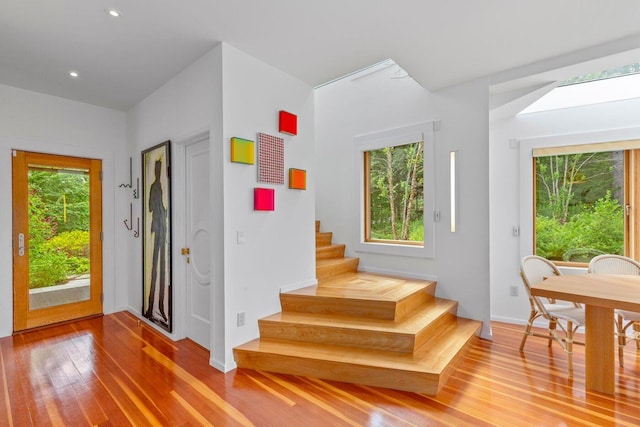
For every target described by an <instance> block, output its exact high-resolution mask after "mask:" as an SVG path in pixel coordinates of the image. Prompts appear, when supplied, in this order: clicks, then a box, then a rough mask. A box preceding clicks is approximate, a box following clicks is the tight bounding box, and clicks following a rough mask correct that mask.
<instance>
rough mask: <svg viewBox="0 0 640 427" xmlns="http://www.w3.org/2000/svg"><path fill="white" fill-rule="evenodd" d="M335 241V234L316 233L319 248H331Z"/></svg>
mask: <svg viewBox="0 0 640 427" xmlns="http://www.w3.org/2000/svg"><path fill="white" fill-rule="evenodd" d="M332 240H333V233H332V232H330V231H328V232H324V233H321V232H316V247H318V246H329V245H331V241H332Z"/></svg>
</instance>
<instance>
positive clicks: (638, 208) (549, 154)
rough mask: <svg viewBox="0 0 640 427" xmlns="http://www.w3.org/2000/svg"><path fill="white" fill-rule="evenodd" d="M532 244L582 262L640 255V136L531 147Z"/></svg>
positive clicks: (551, 255) (548, 254)
mask: <svg viewBox="0 0 640 427" xmlns="http://www.w3.org/2000/svg"><path fill="white" fill-rule="evenodd" d="M532 166H533V172H534V180H533V189H534V191H533V194H534V197H533V221H534V223H533V225H534V227H533V230H534V234H533V250H534V253H536V254H538V255H540V256H543V257H545V258H548V259H551V260H553V261H554V262H556V263H560V264H562V263H565V265H567V264H568V265H572V264H575V265H580V266H585V265H586V263H588V262H589V261H590V260H591V258H593V257H594V256H596V255H599V254H603V253H611V254H620V255H625V256H628V257H631V258H634V259H638V257H640V239H638V238H637V237H636V236H637V234H638V230H639V227H640V140H636V139H633V140H632V139H630V140H622V141H612V142H600V143H591V144H582V145H580V144H577V145H566V146H550V147H533V165H532Z"/></svg>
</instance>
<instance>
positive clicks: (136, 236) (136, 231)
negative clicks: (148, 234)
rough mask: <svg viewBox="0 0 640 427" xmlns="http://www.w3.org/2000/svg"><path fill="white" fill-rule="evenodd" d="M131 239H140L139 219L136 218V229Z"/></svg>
mask: <svg viewBox="0 0 640 427" xmlns="http://www.w3.org/2000/svg"><path fill="white" fill-rule="evenodd" d="M133 237H135V238H136V239H137V238H138V237H140V217H138V229H137V230H135V231H134V232H133Z"/></svg>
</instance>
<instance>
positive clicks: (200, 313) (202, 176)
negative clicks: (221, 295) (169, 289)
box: [185, 138, 211, 349]
mask: <svg viewBox="0 0 640 427" xmlns="http://www.w3.org/2000/svg"><path fill="white" fill-rule="evenodd" d="M209 166H210V162H209V139H208V138H207V139H205V140H201V141H199V142H196V143H193V144H190V145H187V147H186V154H185V178H186V179H185V185H186V188H185V199H186V211H185V214H186V217H185V219H186V221H185V222H186V238H187V242H186V243H187V248H189V254H188V255H187V257H186V261H187V269H186V270H187V278H186V279H187V281H186V291H187V298H186V299H187V307H186V308H187V322H186V336H187V337H189V338H190V339H192V340H193V341H195V342H197V343H198V344H200V345H201V346H203V347H205V348H207V349H210V345H211V305H210V302H211V299H210V296H211V256H210V255H211V251H210V247H211V246H210V233H209V232H210V218H211V206H210V195H209V188H210V183H209Z"/></svg>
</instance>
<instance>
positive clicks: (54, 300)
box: [13, 151, 102, 331]
mask: <svg viewBox="0 0 640 427" xmlns="http://www.w3.org/2000/svg"><path fill="white" fill-rule="evenodd" d="M100 169H101V161H100V160H94V159H81V158H76V157H68V156H56V155H50V154H40V153H29V152H22V151H14V156H13V225H14V227H13V232H14V236H13V237H14V238H13V241H14V330H16V331H19V330H23V329H29V328H33V327H38V326H43V325H47V324H52V323H57V322H60V321H65V320H70V319H75V318H79V317H85V316H89V315H93V314H99V313H101V312H102V301H101V300H102V242H101V228H102V218H101V211H102V202H101V199H102V197H101V182H100Z"/></svg>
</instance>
